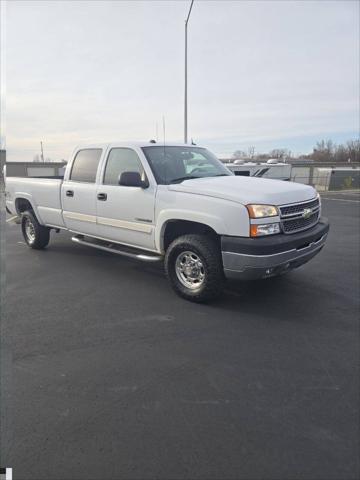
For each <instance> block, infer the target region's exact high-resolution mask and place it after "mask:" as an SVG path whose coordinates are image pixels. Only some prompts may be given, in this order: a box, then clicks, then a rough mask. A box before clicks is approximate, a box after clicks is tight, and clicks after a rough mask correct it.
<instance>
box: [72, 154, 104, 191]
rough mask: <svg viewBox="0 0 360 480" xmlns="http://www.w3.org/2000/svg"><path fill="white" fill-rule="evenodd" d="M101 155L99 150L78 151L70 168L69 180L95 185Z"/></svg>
mask: <svg viewBox="0 0 360 480" xmlns="http://www.w3.org/2000/svg"><path fill="white" fill-rule="evenodd" d="M101 153H102V150H101V148H88V149H85V150H79V151H78V153H77V154H76V157H75V159H74V162H73V165H72V168H71V174H70V180H72V181H73V182H87V183H95V180H96V173H97V169H98V166H99V162H100V157H101Z"/></svg>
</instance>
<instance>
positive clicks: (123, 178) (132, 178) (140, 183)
mask: <svg viewBox="0 0 360 480" xmlns="http://www.w3.org/2000/svg"><path fill="white" fill-rule="evenodd" d="M119 185H122V186H123V187H140V188H147V187H148V186H149V182H148V181H147V180H145V181H144V180H141V176H140V173H139V172H123V173H122V174H121V175H120V176H119Z"/></svg>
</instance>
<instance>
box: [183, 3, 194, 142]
mask: <svg viewBox="0 0 360 480" xmlns="http://www.w3.org/2000/svg"><path fill="white" fill-rule="evenodd" d="M193 3H194V0H191V5H190V8H189V13H188V16H187V18H186V20H185V92H184V93H185V95H184V143H187V141H188V95H187V27H188V22H189V18H190V13H191V10H192V7H193Z"/></svg>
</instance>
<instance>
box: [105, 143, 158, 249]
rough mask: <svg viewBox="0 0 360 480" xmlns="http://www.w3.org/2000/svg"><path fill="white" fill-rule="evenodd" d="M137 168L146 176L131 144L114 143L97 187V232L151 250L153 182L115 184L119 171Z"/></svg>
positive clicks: (152, 247)
mask: <svg viewBox="0 0 360 480" xmlns="http://www.w3.org/2000/svg"><path fill="white" fill-rule="evenodd" d="M124 172H138V173H139V174H140V176H141V178H142V179H143V180H146V174H145V170H144V168H143V165H142V163H141V160H140V158H139V156H138V154H137V153H136V151H135V150H133V149H132V148H124V147H114V148H112V149H111V150H110V151H109V152H108V155H107V159H106V162H105V167H104V169H103V172H102V175H101V177H102V178H100V180H99V183H98V189H97V224H98V236H99V237H102V238H106V239H109V240H113V241H115V242H119V243H124V244H127V245H134V246H137V247H141V248H145V249H149V250H154V249H155V242H154V204H155V191H156V186H155V185H154V184H152V182H150V184H149V185H148V186H147V188H141V187H130V186H123V185H119V180H120V177H121V174H122V173H124Z"/></svg>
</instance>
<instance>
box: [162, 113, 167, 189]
mask: <svg viewBox="0 0 360 480" xmlns="http://www.w3.org/2000/svg"><path fill="white" fill-rule="evenodd" d="M162 122H163V136H164V143H163V146H164V173H165V183H166V182H167V175H166V155H165V153H166V152H165V115H163V116H162Z"/></svg>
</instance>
